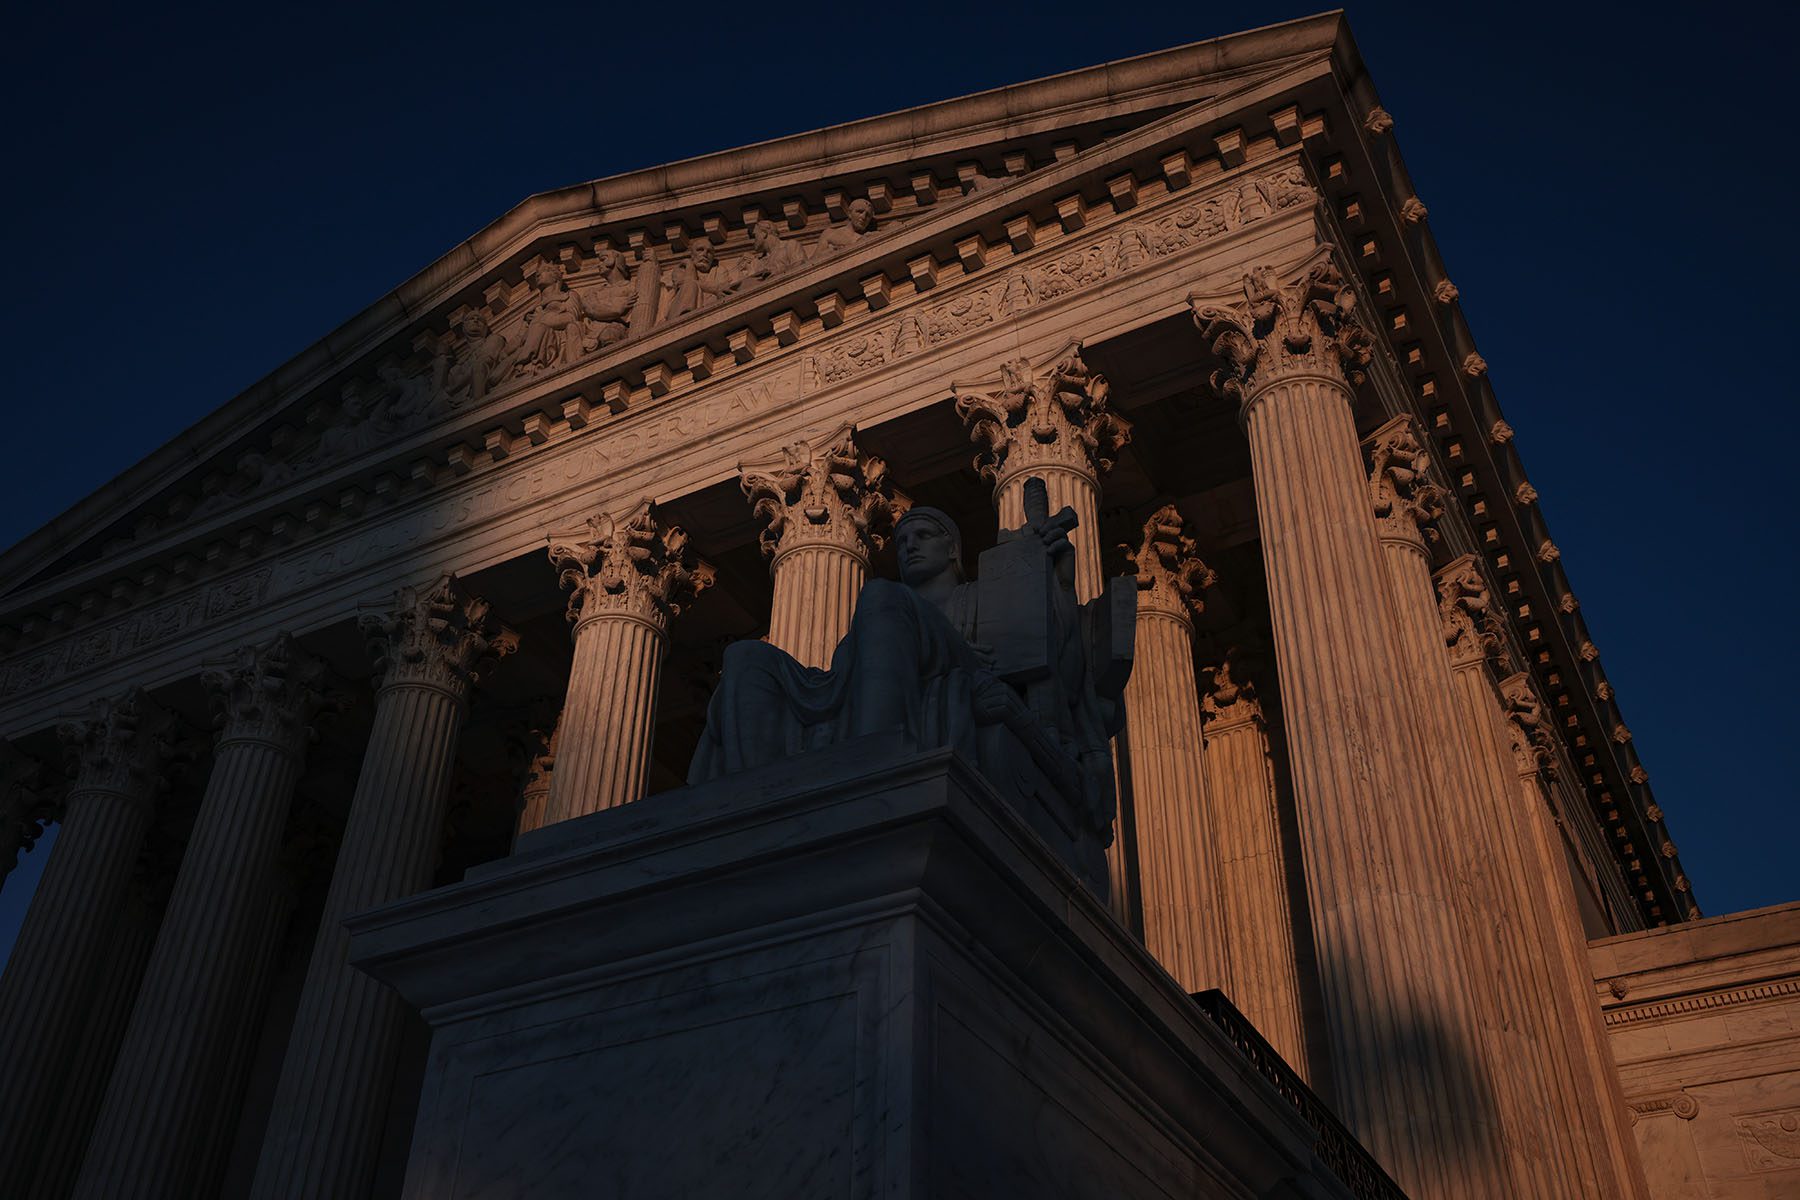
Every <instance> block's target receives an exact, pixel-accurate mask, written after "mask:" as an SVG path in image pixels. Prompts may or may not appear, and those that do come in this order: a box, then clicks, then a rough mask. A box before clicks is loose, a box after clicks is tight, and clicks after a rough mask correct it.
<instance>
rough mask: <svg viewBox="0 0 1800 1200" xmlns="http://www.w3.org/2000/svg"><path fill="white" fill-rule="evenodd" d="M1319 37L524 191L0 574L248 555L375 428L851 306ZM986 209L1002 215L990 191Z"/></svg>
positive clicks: (341, 473) (417, 460)
mask: <svg viewBox="0 0 1800 1200" xmlns="http://www.w3.org/2000/svg"><path fill="white" fill-rule="evenodd" d="M1342 37H1343V34H1342V26H1341V21H1340V20H1339V19H1338V18H1337V17H1336V16H1325V17H1318V18H1308V19H1306V20H1303V21H1298V22H1291V23H1289V24H1287V25H1284V26H1277V27H1273V28H1271V29H1268V30H1259V31H1255V32H1252V33H1248V34H1240V35H1235V36H1233V37H1230V38H1223V39H1218V40H1215V41H1212V42H1205V43H1197V44H1195V45H1193V46H1189V47H1183V48H1181V49H1178V50H1172V51H1164V52H1161V53H1159V54H1154V55H1147V56H1144V57H1142V58H1139V59H1132V60H1127V61H1125V62H1121V63H1113V64H1108V65H1106V66H1102V67H1095V68H1089V69H1087V70H1083V71H1076V72H1071V73H1069V74H1066V75H1061V76H1055V77H1052V78H1049V79H1044V80H1038V81H1034V82H1031V83H1025V84H1019V85H1014V86H1013V87H1009V88H1004V89H999V90H997V91H994V92H988V93H982V94H979V95H976V96H969V97H963V98H961V99H958V100H951V101H945V102H942V103H939V104H933V105H927V106H924V107H921V108H917V109H912V110H907V111H905V112H901V113H895V114H889V115H885V116H881V117H874V118H869V119H867V120H863V121H858V122H853V123H850V124H847V125H843V126H838V127H834V128H831V129H826V130H820V131H815V132H812V133H806V134H800V135H795V136H793V137H788V138H782V139H778V140H775V141H772V142H767V143H763V144H760V145H757V146H751V147H746V148H743V149H738V150H731V151H725V152H721V153H718V154H712V155H706V156H702V157H699V158H695V159H690V160H686V161H684V162H679V163H674V164H670V165H667V166H663V167H658V168H654V169H650V170H644V171H636V172H630V173H627V174H625V175H620V176H615V177H612V178H609V179H605V180H600V181H597V182H593V183H588V184H582V185H579V186H576V187H571V188H565V189H561V190H559V191H556V192H551V193H545V194H543V195H539V196H534V197H532V198H531V199H529V200H527V201H525V202H524V203H522V204H521V205H519V206H517V207H516V208H515V209H514V210H512V211H511V212H509V213H508V214H507V215H506V216H504V217H502V218H501V219H500V220H498V221H496V222H495V223H494V224H492V225H490V226H489V227H488V228H487V229H485V230H483V231H482V232H481V233H479V234H477V235H476V236H475V237H473V238H471V239H470V240H469V241H467V242H465V243H464V244H463V245H461V246H459V247H457V248H456V249H455V250H453V251H452V252H451V253H450V254H448V255H446V256H445V257H444V258H443V259H441V260H439V261H438V262H437V263H435V264H433V265H432V266H431V267H429V268H427V269H426V270H425V271H423V272H421V273H420V274H419V275H418V276H415V277H414V278H413V279H412V280H409V281H408V282H407V283H406V284H403V285H402V286H401V287H400V288H399V289H397V290H396V291H395V292H394V293H393V294H392V295H390V296H388V297H385V298H384V299H383V300H382V301H380V302H378V303H377V304H376V305H373V306H371V307H370V308H369V309H368V310H366V311H365V312H364V313H362V314H360V315H359V316H358V317H356V318H354V319H353V320H351V321H350V322H347V323H346V325H345V326H344V327H342V328H341V329H339V330H338V331H336V332H335V333H333V334H332V335H331V336H329V337H327V338H326V339H324V340H323V341H322V342H321V343H320V344H319V345H318V346H316V347H314V348H313V349H311V350H309V351H307V352H306V353H304V354H302V355H301V356H299V358H297V359H296V360H295V361H294V362H291V363H289V364H287V365H286V366H284V367H283V368H281V369H280V370H279V371H277V372H276V373H275V374H274V375H272V376H271V377H270V378H269V379H267V380H265V381H263V382H262V383H260V384H258V385H257V386H256V387H254V388H252V389H250V390H249V391H248V392H246V393H245V394H244V395H242V396H240V397H238V399H237V400H235V401H233V402H232V403H231V404H229V405H227V406H225V407H224V408H223V409H221V410H220V411H219V412H218V413H215V414H214V415H213V416H212V417H209V418H207V420H205V421H203V422H201V423H200V424H199V425H198V426H196V427H195V428H194V429H192V430H190V431H188V433H186V434H183V435H182V436H181V437H180V438H178V439H176V441H175V442H173V443H171V444H170V445H169V446H167V447H165V448H164V449H163V450H162V451H159V452H158V453H157V454H155V455H152V456H151V457H150V458H149V459H147V460H146V461H145V462H144V463H142V464H140V465H139V467H137V468H134V469H133V470H132V471H129V472H127V473H126V474H125V475H124V476H121V477H120V479H118V480H116V481H114V483H113V484H110V485H108V487H107V488H105V489H103V490H102V491H101V492H100V493H99V494H97V495H96V496H95V497H92V498H90V500H89V501H87V502H84V504H83V505H80V506H78V507H77V508H76V509H74V510H72V511H71V512H70V513H67V514H65V515H64V516H63V517H61V518H58V520H57V521H56V522H54V523H53V524H52V526H51V527H50V528H49V529H47V530H45V531H43V532H40V533H39V534H37V535H34V536H33V537H31V538H28V539H26V540H25V541H24V542H22V543H21V544H20V545H19V546H16V547H14V548H13V549H12V550H10V551H8V552H7V553H6V554H5V555H4V556H0V564H4V565H5V566H6V567H7V568H8V569H7V570H5V571H3V572H0V578H3V579H5V580H6V582H5V583H4V584H0V588H3V589H4V590H5V591H6V592H8V593H10V594H12V595H14V596H15V597H29V596H31V595H33V594H35V593H38V592H41V591H45V590H46V589H47V590H50V591H54V590H56V588H57V587H58V586H60V585H59V584H58V583H57V580H58V579H59V578H67V579H70V580H71V581H73V580H76V579H78V578H81V577H85V576H87V575H97V574H98V573H99V571H100V568H101V566H102V565H103V560H105V559H109V558H112V557H116V556H117V555H118V554H119V553H120V552H123V553H124V554H125V555H126V557H127V558H130V557H133V556H138V555H143V556H158V555H160V556H165V557H171V558H173V557H177V556H185V557H186V558H187V559H188V560H189V562H190V564H191V563H192V562H193V561H195V560H196V559H199V560H202V561H204V560H205V559H206V558H210V557H214V556H224V557H236V558H241V557H243V556H245V555H252V556H253V555H254V554H256V553H257V552H258V550H259V547H260V545H261V543H262V541H263V540H264V536H265V535H264V534H263V533H252V532H246V531H243V530H238V529H234V528H233V524H234V522H235V521H236V520H237V519H238V518H240V517H243V516H245V515H247V514H250V513H252V512H260V513H264V514H266V513H268V512H270V511H273V510H277V509H279V510H280V514H279V515H278V516H277V517H275V518H274V523H275V528H276V529H278V530H279V529H280V528H282V527H285V528H287V529H289V530H290V531H291V530H293V529H295V528H296V527H304V526H306V525H309V524H315V523H317V524H320V525H323V524H327V523H329V522H330V521H331V520H332V519H335V518H338V517H341V516H342V515H343V514H345V513H349V514H351V515H354V513H355V512H356V511H357V510H358V509H359V508H360V506H361V505H362V504H364V503H366V502H367V500H368V499H369V498H370V497H371V496H375V495H381V494H391V493H394V492H396V491H400V492H404V491H406V490H407V489H409V488H412V487H415V486H417V485H419V484H420V482H421V481H422V480H423V481H427V482H428V481H429V480H430V479H431V478H434V477H435V475H436V474H438V473H440V472H441V471H442V469H443V468H442V464H443V462H444V457H443V456H444V452H445V448H446V447H445V445H444V444H440V445H436V446H428V447H426V448H425V449H424V450H422V451H418V452H417V453H415V452H414V450H412V449H408V450H406V451H405V457H403V458H398V459H395V458H393V457H392V456H388V455H387V451H388V450H389V449H390V448H395V447H401V446H403V445H404V446H407V447H413V446H415V445H416V444H418V443H420V442H421V439H422V438H424V439H426V440H429V439H428V435H429V434H430V433H431V431H433V430H435V429H438V428H440V427H441V428H444V429H446V430H450V429H452V428H459V427H460V426H459V422H462V421H463V419H464V418H465V417H467V416H468V414H470V413H472V412H475V411H477V410H484V409H486V408H488V407H491V406H494V405H497V404H500V403H501V402H503V401H506V400H507V399H508V398H509V397H515V396H527V395H529V396H537V395H539V394H540V393H545V392H546V390H547V389H551V388H552V387H553V385H555V384H556V383H557V382H558V381H560V380H563V379H570V380H574V379H576V378H577V377H579V376H583V375H584V373H585V374H586V375H587V376H588V378H585V379H582V380H580V382H578V383H575V384H571V388H572V389H573V390H574V391H575V392H576V393H578V395H579V400H578V401H568V400H566V399H565V400H563V401H560V402H559V403H561V404H563V405H565V406H566V404H568V403H578V405H579V411H581V412H583V413H585V412H586V411H587V410H588V409H589V408H591V410H592V411H593V412H594V413H595V414H597V415H604V414H606V413H607V412H608V411H609V410H610V411H617V410H619V409H620V408H622V407H624V406H625V405H626V404H628V403H630V402H631V395H632V393H633V392H634V391H635V392H636V393H638V394H639V395H640V396H642V395H649V396H656V395H660V394H661V392H662V391H664V390H666V389H667V386H668V381H669V380H670V379H671V378H673V377H674V376H675V375H676V374H677V373H683V372H685V373H686V374H684V375H683V378H689V379H699V378H702V377H703V376H704V375H705V374H706V373H707V372H708V371H709V370H711V369H712V368H711V366H710V363H711V361H712V360H714V359H715V358H716V359H717V360H719V361H727V362H728V361H729V360H730V356H732V355H734V354H736V355H738V356H739V361H743V357H742V356H743V354H744V349H745V348H744V347H741V346H740V345H739V344H738V342H737V341H736V339H738V338H740V337H743V338H749V339H752V340H754V339H755V338H756V337H758V336H763V337H767V336H771V331H772V334H773V336H776V337H777V338H779V336H780V334H781V330H782V320H783V313H784V312H785V313H787V314H788V318H789V319H792V314H793V313H794V312H795V311H796V310H795V308H794V307H793V306H794V305H795V303H796V301H797V302H798V303H799V305H800V306H801V309H802V310H803V311H804V312H805V313H806V314H807V315H808V316H809V317H813V318H814V319H823V320H825V321H826V322H827V323H830V322H831V321H832V320H833V317H834V315H835V314H833V313H832V312H831V307H832V305H834V304H843V303H846V302H847V303H849V304H851V305H867V306H868V307H870V308H873V307H876V306H878V305H880V304H883V303H885V297H884V296H882V295H880V294H879V293H878V292H877V291H870V290H869V289H871V288H878V287H881V286H885V285H881V284H879V283H876V282H872V281H877V280H879V279H882V278H899V279H902V280H904V279H906V278H907V277H908V273H909V272H912V273H914V274H915V276H916V273H918V272H920V271H929V270H931V269H932V268H931V266H930V264H929V263H925V264H923V265H919V264H917V263H909V262H908V258H907V250H906V246H907V243H908V242H909V240H911V234H910V233H909V231H910V230H914V229H921V230H922V229H926V228H928V227H929V228H931V229H942V228H945V227H946V222H947V221H948V220H950V218H948V217H946V214H949V213H953V212H962V213H966V214H974V215H979V214H982V213H986V212H988V211H989V210H991V211H992V212H994V213H999V212H1000V208H999V207H998V206H997V205H998V201H996V200H995V198H996V197H1001V196H1004V195H1006V194H1008V193H1009V192H1010V193H1015V194H1023V193H1026V192H1029V191H1031V189H1032V187H1033V184H1034V181H1035V180H1039V179H1044V178H1046V177H1048V176H1049V175H1050V174H1052V173H1054V172H1056V171H1058V170H1061V169H1063V168H1065V167H1067V166H1069V164H1073V163H1081V162H1086V161H1090V160H1092V161H1095V162H1100V161H1103V160H1106V159H1107V158H1108V156H1109V154H1111V153H1112V148H1114V147H1121V146H1126V145H1127V144H1128V143H1130V142H1131V139H1132V138H1133V137H1134V136H1137V135H1139V134H1140V133H1141V132H1142V131H1144V130H1148V129H1153V128H1156V127H1157V126H1158V123H1159V122H1165V123H1166V122H1168V121H1170V120H1171V119H1172V118H1173V117H1174V116H1177V115H1179V114H1182V113H1184V112H1190V111H1197V110H1200V109H1205V108H1207V107H1208V106H1209V105H1210V106H1214V107H1215V108H1217V107H1221V106H1229V104H1230V103H1231V100H1232V98H1233V97H1234V96H1237V95H1240V94H1246V95H1247V94H1251V93H1255V92H1257V90H1258V89H1259V88H1260V89H1262V90H1263V91H1264V92H1267V91H1268V90H1269V89H1270V88H1271V86H1272V83H1271V81H1280V80H1282V79H1283V78H1285V77H1288V76H1291V75H1293V74H1294V73H1295V72H1297V71H1304V72H1306V73H1309V74H1311V75H1318V74H1321V73H1322V72H1324V71H1328V70H1329V66H1328V65H1321V64H1328V60H1329V57H1330V55H1331V52H1332V51H1333V49H1334V48H1335V47H1336V46H1337V45H1338V43H1339V41H1340V39H1341V38H1342ZM1096 169H1098V168H1096ZM984 206H985V207H984ZM1052 215H1053V214H1052ZM972 219H973V218H972ZM977 223H979V222H977ZM987 232H988V234H989V235H990V236H992V237H994V238H1005V237H1007V236H1009V234H1008V231H1007V230H1006V228H1005V227H1004V225H1003V223H1002V221H1001V220H1000V218H999V217H997V216H996V217H995V218H994V219H993V220H991V221H989V222H988V228H987ZM953 253H954V252H953ZM882 272H886V274H885V275H883V274H882ZM917 282H919V284H920V286H929V281H928V280H918V281H917ZM783 306H786V307H785V308H784V307H783ZM715 316H716V317H717V318H718V320H720V321H722V322H725V324H724V325H721V327H720V330H719V331H713V332H708V333H706V334H705V335H704V336H699V335H697V336H696V338H694V339H692V341H693V342H694V345H693V347H691V348H689V349H686V350H679V349H675V350H671V349H666V348H658V349H655V350H654V351H653V352H652V353H651V356H650V358H649V360H648V361H642V362H638V361H631V362H624V360H627V359H630V358H631V351H632V349H633V347H635V346H646V345H650V344H651V342H652V341H653V340H654V339H655V338H656V336H657V335H658V334H660V333H664V332H667V331H669V330H671V329H675V328H678V327H680V328H689V327H691V328H693V329H695V330H696V331H699V330H701V329H702V327H703V326H705V325H706V323H707V322H708V321H709V320H711V319H712V318H713V317H715ZM671 344H672V343H671ZM616 361H617V362H622V363H624V365H623V366H622V367H621V368H620V369H619V370H618V371H616V372H612V378H610V379H609V378H604V376H605V375H607V374H608V370H601V369H599V368H610V365H611V364H613V363H614V362H616ZM590 368H593V369H592V370H590ZM564 390H565V391H568V390H570V389H569V388H565V389H564ZM531 402H532V403H536V401H535V400H533V401H531ZM541 407H542V411H544V412H545V413H547V414H550V415H555V413H556V412H557V411H558V404H557V403H546V404H545V405H543V406H541ZM562 411H565V412H566V411H569V410H568V409H567V408H566V407H564V408H563V409H562ZM575 419H576V418H575V417H573V416H571V417H570V420H571V423H573V422H574V421H575ZM582 419H583V420H585V419H586V418H585V417H583V418H582ZM513 424H514V425H515V427H516V426H517V422H514V423H513ZM524 430H525V433H526V434H528V433H529V430H530V425H529V422H527V423H526V425H525V426H524ZM447 436H449V435H447ZM456 436H463V435H462V434H457V435H456ZM501 436H502V438H504V437H505V436H506V435H505V434H502V435H501ZM450 448H451V450H452V453H454V446H451V447H450ZM504 452H505V451H504V447H503V446H502V447H500V448H498V449H497V450H496V453H497V454H503V453H504ZM259 527H260V528H261V529H262V530H264V531H266V530H267V529H268V528H269V521H268V520H263V521H262V522H261V523H260V526H259Z"/></svg>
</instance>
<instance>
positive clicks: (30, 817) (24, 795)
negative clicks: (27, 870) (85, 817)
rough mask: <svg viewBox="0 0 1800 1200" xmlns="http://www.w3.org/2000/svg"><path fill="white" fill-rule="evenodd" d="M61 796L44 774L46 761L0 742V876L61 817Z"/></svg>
mask: <svg viewBox="0 0 1800 1200" xmlns="http://www.w3.org/2000/svg"><path fill="white" fill-rule="evenodd" d="M59 799H60V797H59V796H58V795H57V791H56V789H54V788H52V787H51V786H50V783H49V781H48V780H47V779H45V778H44V768H43V764H42V763H40V762H38V760H37V759H35V758H32V757H31V756H30V755H28V754H24V753H21V752H20V751H19V750H18V749H17V748H15V747H14V746H13V745H12V744H11V743H10V742H0V878H4V877H5V875H6V873H7V872H8V871H11V870H12V869H13V868H14V867H15V866H17V865H18V862H19V855H20V854H23V853H24V852H25V851H27V850H30V849H31V848H32V847H33V846H35V845H36V844H37V840H38V838H39V837H40V836H42V834H43V832H44V830H45V828H46V827H47V826H49V824H50V823H51V822H52V821H55V820H57V818H58V815H59V814H58V809H59V808H60V807H61V806H60V804H59V803H58V801H59Z"/></svg>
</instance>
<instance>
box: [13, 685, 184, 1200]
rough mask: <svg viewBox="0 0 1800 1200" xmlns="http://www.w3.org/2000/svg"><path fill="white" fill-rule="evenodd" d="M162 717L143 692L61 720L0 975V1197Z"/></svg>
mask: <svg viewBox="0 0 1800 1200" xmlns="http://www.w3.org/2000/svg"><path fill="white" fill-rule="evenodd" d="M166 729H167V724H166V719H165V718H162V716H161V714H160V713H157V712H156V711H155V710H154V708H153V706H152V705H151V704H150V702H149V701H148V700H147V699H145V698H144V697H142V696H141V694H136V693H134V694H132V695H130V696H127V697H122V698H120V699H119V700H115V701H110V702H105V703H103V704H101V705H97V706H96V707H95V709H94V711H93V713H92V714H91V715H90V716H89V717H88V718H87V719H85V720H84V721H82V722H79V723H71V724H69V725H65V726H64V727H63V730H62V733H63V737H64V740H65V742H67V743H68V744H69V746H70V749H71V752H72V754H73V755H76V756H79V762H78V767H77V775H76V778H75V781H74V783H73V784H72V785H71V786H70V789H69V794H68V798H67V801H66V806H67V807H66V812H65V815H64V817H63V821H62V828H61V830H60V831H59V832H58V834H57V838H56V842H55V844H54V845H53V846H52V847H51V850H50V860H49V861H48V862H47V863H46V864H45V865H44V873H43V875H42V876H41V877H40V878H39V880H38V886H37V891H36V892H35V893H34V894H33V896H32V898H31V907H30V909H28V910H27V912H26V914H25V921H24V924H23V925H21V926H20V929H19V936H18V940H17V941H16V942H14V944H13V950H12V955H11V957H10V958H9V959H8V960H7V963H6V973H5V974H4V976H0V1195H8V1196H13V1195H24V1194H26V1189H27V1187H28V1186H29V1182H30V1179H31V1176H32V1173H33V1171H34V1169H35V1166H36V1161H37V1156H38V1153H39V1149H40V1147H41V1146H42V1144H43V1139H44V1135H45V1131H46V1130H47V1129H48V1127H49V1124H50V1121H51V1120H52V1118H53V1117H54V1116H55V1114H56V1111H57V1107H58V1104H59V1100H60V1096H61V1091H62V1087H63V1082H64V1079H65V1075H66V1072H67V1070H68V1064H69V1061H70V1059H71V1057H72V1056H73V1055H74V1052H75V1049H76V1047H77V1045H78V1044H79V1040H80V1036H81V1029H82V1026H83V1024H84V1023H85V1022H86V1020H87V1013H88V1002H89V999H90V998H91V995H92V991H93V985H94V982H95V980H96V978H97V976H98V971H99V966H100V962H101V957H102V955H104V954H105V953H106V951H107V949H108V947H109V946H110V944H111V942H112V938H113V933H114V928H115V924H116V922H117V920H118V918H119V916H120V912H121V907H122V905H123V903H124V900H125V895H126V889H127V888H129V887H130V885H131V878H132V866H133V863H134V861H135V860H136V858H137V855H138V851H139V849H140V848H141V847H142V845H143V841H144V832H145V830H146V829H147V828H148V827H149V823H150V817H151V811H152V803H153V798H154V795H155V792H156V789H157V787H158V785H159V782H160V780H159V778H158V772H159V771H160V769H161V765H162V758H163V751H164V749H165V748H166V744H165V743H164V742H163V741H162V738H161V734H162V733H163V732H166Z"/></svg>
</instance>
